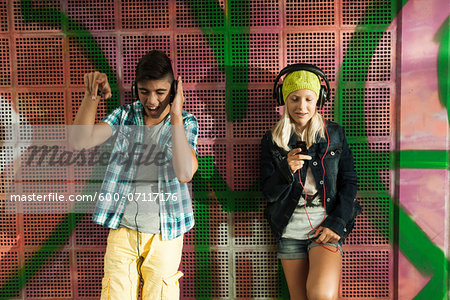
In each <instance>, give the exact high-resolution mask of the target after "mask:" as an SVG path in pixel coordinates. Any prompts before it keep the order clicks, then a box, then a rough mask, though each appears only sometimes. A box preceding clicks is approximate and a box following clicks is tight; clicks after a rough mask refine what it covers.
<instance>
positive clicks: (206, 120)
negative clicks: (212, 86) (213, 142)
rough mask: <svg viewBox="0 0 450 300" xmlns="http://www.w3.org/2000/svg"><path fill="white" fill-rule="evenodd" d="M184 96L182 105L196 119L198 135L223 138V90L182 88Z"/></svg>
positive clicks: (224, 124) (200, 136)
mask: <svg viewBox="0 0 450 300" xmlns="http://www.w3.org/2000/svg"><path fill="white" fill-rule="evenodd" d="M183 93H184V96H185V98H186V100H185V102H184V107H183V109H185V110H186V111H188V112H190V113H192V114H193V115H194V116H195V117H196V118H197V120H198V123H199V129H198V133H199V135H198V137H199V138H200V139H202V138H210V139H214V138H225V136H226V115H225V90H223V89H220V90H202V89H195V90H190V89H183Z"/></svg>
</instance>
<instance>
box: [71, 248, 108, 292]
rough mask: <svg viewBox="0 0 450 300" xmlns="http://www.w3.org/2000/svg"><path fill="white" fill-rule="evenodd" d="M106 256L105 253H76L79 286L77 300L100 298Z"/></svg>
mask: <svg viewBox="0 0 450 300" xmlns="http://www.w3.org/2000/svg"><path fill="white" fill-rule="evenodd" d="M104 256H105V251H77V252H76V253H75V261H76V264H75V265H76V276H77V278H76V281H77V284H78V289H77V295H76V299H80V298H86V297H96V298H99V297H100V294H101V290H102V278H103V258H104Z"/></svg>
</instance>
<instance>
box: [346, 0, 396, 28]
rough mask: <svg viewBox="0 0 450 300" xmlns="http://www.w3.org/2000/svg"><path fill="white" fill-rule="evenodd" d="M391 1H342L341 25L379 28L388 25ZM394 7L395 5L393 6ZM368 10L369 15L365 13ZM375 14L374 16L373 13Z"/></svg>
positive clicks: (390, 19) (391, 6)
mask: <svg viewBox="0 0 450 300" xmlns="http://www.w3.org/2000/svg"><path fill="white" fill-rule="evenodd" d="M393 3H394V2H392V1H388V0H384V1H379V0H378V1H370V0H362V1H353V0H343V1H342V18H341V22H342V23H341V24H342V25H351V26H355V25H366V26H367V25H369V26H380V25H386V26H387V25H389V24H390V23H391V21H392V18H391V15H392V8H393ZM394 5H395V4H394ZM368 9H370V10H369V11H370V13H367V11H368ZM375 11H376V12H377V13H376V14H375V13H374V12H375Z"/></svg>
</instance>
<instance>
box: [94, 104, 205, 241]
mask: <svg viewBox="0 0 450 300" xmlns="http://www.w3.org/2000/svg"><path fill="white" fill-rule="evenodd" d="M103 122H106V123H108V124H109V125H110V126H111V127H112V129H113V136H115V137H116V140H115V142H114V147H113V151H112V155H111V159H110V163H109V164H108V167H107V169H106V173H105V178H104V180H103V184H102V187H101V189H100V194H99V195H101V196H102V199H103V201H100V200H99V199H97V204H96V208H95V211H94V214H93V217H92V220H93V221H94V222H95V223H97V224H100V225H103V226H107V227H109V228H113V229H116V228H117V227H118V226H119V224H120V220H121V218H122V216H123V213H124V211H125V206H126V203H127V202H128V195H130V194H131V193H133V185H134V178H135V175H136V172H137V169H138V164H136V163H133V164H129V165H127V164H124V163H118V162H117V161H121V162H123V160H118V159H116V160H113V159H112V157H113V156H114V155H115V154H118V155H119V156H120V155H122V156H123V157H122V159H127V158H128V157H129V153H128V151H130V148H132V149H131V150H133V148H134V147H136V149H135V151H136V152H134V153H142V147H140V146H142V144H143V140H144V128H145V123H144V109H143V107H142V104H141V102H140V101H136V102H134V103H132V104H126V105H122V106H120V107H118V108H116V109H115V110H114V111H113V112H111V113H110V114H109V115H108V116H106V117H105V118H104V119H103ZM162 122H164V124H163V128H162V132H161V137H160V140H159V147H160V150H161V152H162V153H164V154H165V155H166V157H165V158H166V160H168V161H172V133H171V130H170V126H171V125H170V114H169V115H168V116H167V117H166V118H165V119H164V120H163V121H162ZM183 124H184V129H185V133H186V138H187V141H188V143H189V145H190V146H191V148H192V149H194V150H195V151H196V147H197V134H198V123H197V119H196V118H195V116H194V115H192V114H190V113H188V112H186V111H183ZM130 143H133V144H132V146H131V147H130ZM132 158H135V155H133V156H132ZM158 193H162V194H160V195H165V196H163V197H166V199H167V196H168V195H176V200H175V198H169V199H168V200H166V201H161V199H160V202H159V207H160V211H159V212H160V219H161V236H162V239H163V240H171V239H174V238H177V237H178V236H180V235H182V234H183V233H186V232H187V231H189V230H190V229H191V228H192V227H193V226H194V213H193V210H192V201H191V197H190V194H189V187H188V184H187V183H180V182H179V181H178V179H177V177H176V175H175V171H174V169H173V166H172V164H171V163H166V164H162V165H158ZM108 194H109V199H110V201H106V200H105V195H108Z"/></svg>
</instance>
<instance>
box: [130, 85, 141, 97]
mask: <svg viewBox="0 0 450 300" xmlns="http://www.w3.org/2000/svg"><path fill="white" fill-rule="evenodd" d="M131 95H132V96H133V98H134V99H138V100H139V93H138V87H137V83H136V81H133V83H132V85H131Z"/></svg>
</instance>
